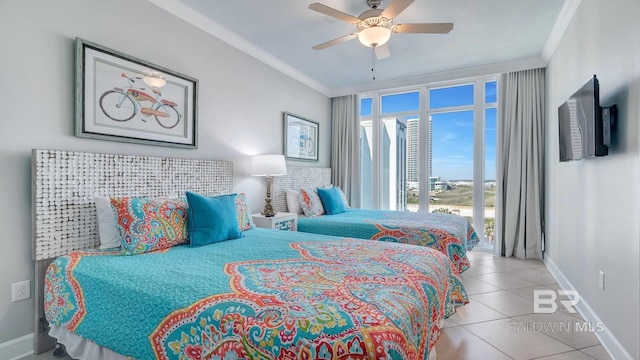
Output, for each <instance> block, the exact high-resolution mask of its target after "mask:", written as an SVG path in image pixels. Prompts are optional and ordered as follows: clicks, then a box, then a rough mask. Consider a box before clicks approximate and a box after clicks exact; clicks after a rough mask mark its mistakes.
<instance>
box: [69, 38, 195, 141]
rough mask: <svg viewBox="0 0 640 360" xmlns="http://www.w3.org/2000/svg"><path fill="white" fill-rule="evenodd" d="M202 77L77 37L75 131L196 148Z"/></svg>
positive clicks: (103, 137) (90, 136)
mask: <svg viewBox="0 0 640 360" xmlns="http://www.w3.org/2000/svg"><path fill="white" fill-rule="evenodd" d="M197 116H198V80H197V79H194V78H192V77H189V76H186V75H183V74H180V73H177V72H175V71H171V70H169V69H166V68H164V67H161V66H158V65H154V64H152V63H150V62H147V61H144V60H141V59H138V58H135V57H132V56H128V55H124V54H122V53H119V52H117V51H114V50H111V49H109V48H106V47H104V46H100V45H98V44H94V43H91V42H89V41H86V40H84V39H80V38H76V131H75V134H76V136H79V137H86V138H93V139H103V140H115V141H125V142H133V143H141V144H151V145H163V146H174V147H183V148H197V145H198V144H197V124H198V120H197Z"/></svg>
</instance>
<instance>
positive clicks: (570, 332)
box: [436, 251, 610, 360]
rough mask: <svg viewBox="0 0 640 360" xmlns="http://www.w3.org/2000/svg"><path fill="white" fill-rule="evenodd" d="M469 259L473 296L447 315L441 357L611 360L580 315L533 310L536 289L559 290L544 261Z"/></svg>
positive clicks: (482, 255)
mask: <svg viewBox="0 0 640 360" xmlns="http://www.w3.org/2000/svg"><path fill="white" fill-rule="evenodd" d="M469 258H470V260H471V268H470V269H469V270H467V271H466V272H465V273H464V274H462V281H463V283H464V285H465V288H466V290H467V293H468V294H469V297H470V300H471V301H470V303H469V304H467V305H466V306H464V307H463V308H461V309H459V310H458V312H457V313H456V314H455V315H454V316H452V317H450V318H449V319H447V320H446V322H445V328H444V329H443V331H442V333H441V334H440V340H438V342H437V343H436V351H437V355H438V357H437V358H438V360H448V359H451V360H471V359H479V360H484V359H487V360H489V359H490V360H494V359H495V360H500V359H545V360H582V359H584V360H593V359H610V357H609V356H608V355H607V353H606V352H605V350H604V348H603V347H602V346H601V345H600V343H599V342H598V339H597V338H596V337H595V335H593V334H592V333H589V332H576V331H575V323H576V322H579V323H580V325H582V321H583V319H582V317H580V315H579V314H577V313H575V314H572V313H569V312H568V311H566V310H564V308H563V310H562V311H558V312H556V313H553V314H534V313H533V290H534V289H553V290H557V289H560V287H559V286H558V284H557V283H556V281H555V279H554V278H553V276H551V274H550V273H549V271H548V270H547V268H546V267H545V265H544V263H543V262H541V261H537V260H519V259H514V258H499V257H494V256H493V255H492V254H490V253H486V252H479V251H472V252H470V253H469ZM560 308H562V306H561V307H559V309H560ZM545 330H546V331H545Z"/></svg>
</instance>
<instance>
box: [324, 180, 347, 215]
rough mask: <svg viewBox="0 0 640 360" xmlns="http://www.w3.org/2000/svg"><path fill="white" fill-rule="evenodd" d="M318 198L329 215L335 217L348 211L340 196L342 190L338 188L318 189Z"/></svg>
mask: <svg viewBox="0 0 640 360" xmlns="http://www.w3.org/2000/svg"><path fill="white" fill-rule="evenodd" d="M318 196H319V197H320V200H321V201H322V206H323V207H324V211H325V212H326V213H327V214H329V215H334V214H340V213H343V212H345V211H347V207H346V206H345V204H344V201H343V200H342V197H341V196H340V190H339V189H338V188H337V187H335V186H334V187H330V188H318Z"/></svg>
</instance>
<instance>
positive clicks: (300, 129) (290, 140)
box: [284, 112, 319, 161]
mask: <svg viewBox="0 0 640 360" xmlns="http://www.w3.org/2000/svg"><path fill="white" fill-rule="evenodd" d="M318 130H319V125H318V123H317V122H315V121H311V120H307V119H305V118H303V117H300V116H298V115H294V114H291V113H288V112H285V113H284V154H285V156H286V157H287V158H288V159H291V160H306V161H318V149H319V148H318V134H319V131H318Z"/></svg>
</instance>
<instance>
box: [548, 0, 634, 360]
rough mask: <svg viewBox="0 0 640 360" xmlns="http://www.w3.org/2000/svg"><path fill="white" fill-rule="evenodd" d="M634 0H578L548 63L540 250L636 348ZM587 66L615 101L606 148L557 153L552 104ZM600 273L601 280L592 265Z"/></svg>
mask: <svg viewBox="0 0 640 360" xmlns="http://www.w3.org/2000/svg"><path fill="white" fill-rule="evenodd" d="M638 19H640V2H638V1H637V0H610V1H602V0H582V2H581V3H580V6H579V8H578V9H577V11H576V13H575V15H574V17H573V19H572V21H571V23H570V25H569V26H568V28H567V30H566V31H565V33H564V36H563V38H562V40H561V42H560V43H559V46H558V47H557V49H556V51H555V53H554V54H553V56H552V58H551V61H550V63H549V65H548V67H547V91H548V92H547V94H548V96H547V114H546V115H547V124H546V125H547V127H546V136H547V138H546V140H547V141H546V149H545V150H546V171H547V176H546V190H547V191H546V209H545V211H546V245H547V249H546V256H548V257H549V258H550V259H551V260H552V261H553V263H555V264H556V265H557V267H558V268H559V269H560V270H561V271H562V273H563V274H564V275H565V276H566V277H567V279H568V280H569V282H570V283H571V284H572V285H573V286H574V287H575V289H576V290H578V292H579V294H580V296H581V298H582V299H583V300H585V301H586V302H587V303H588V304H589V305H590V306H591V307H592V308H593V310H594V311H595V313H597V315H598V316H599V317H600V318H601V319H602V320H603V321H604V322H605V324H606V326H607V328H608V330H607V331H610V332H611V334H612V335H613V336H615V338H616V339H617V340H618V341H619V342H620V343H621V344H622V346H624V348H625V349H626V352H628V354H629V355H630V356H631V357H633V358H636V359H637V358H638V357H639V355H638V354H639V351H640V350H639V349H638V342H639V337H640V334H639V332H638V324H639V323H640V318H639V315H638V312H639V299H638V298H639V294H638V291H639V290H638V289H639V280H638V276H639V272H640V268H639V266H640V265H639V250H638V249H639V242H640V206H639V204H640V179H639V174H640V127H639V126H638V121H639V120H640V40H639V39H640V37H639V35H640V22H639V21H638ZM593 74H596V75H597V76H598V79H599V81H600V103H601V105H603V106H606V105H611V104H614V103H616V104H617V105H618V108H619V123H618V128H617V130H616V131H615V133H614V135H613V140H612V141H613V146H612V147H610V148H609V156H607V157H603V158H597V159H586V160H582V161H577V162H570V163H559V160H558V158H559V155H558V112H557V109H558V107H559V106H560V105H561V104H562V103H563V102H564V101H566V100H567V99H568V98H569V96H570V95H571V94H572V93H573V92H574V91H576V90H577V89H578V88H579V87H580V86H582V84H583V83H585V82H586V81H587V80H588V79H589V78H590V77H591V76H592V75H593ZM599 270H602V271H604V273H605V290H604V291H603V290H601V289H600V288H599V287H598V271H599Z"/></svg>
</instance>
